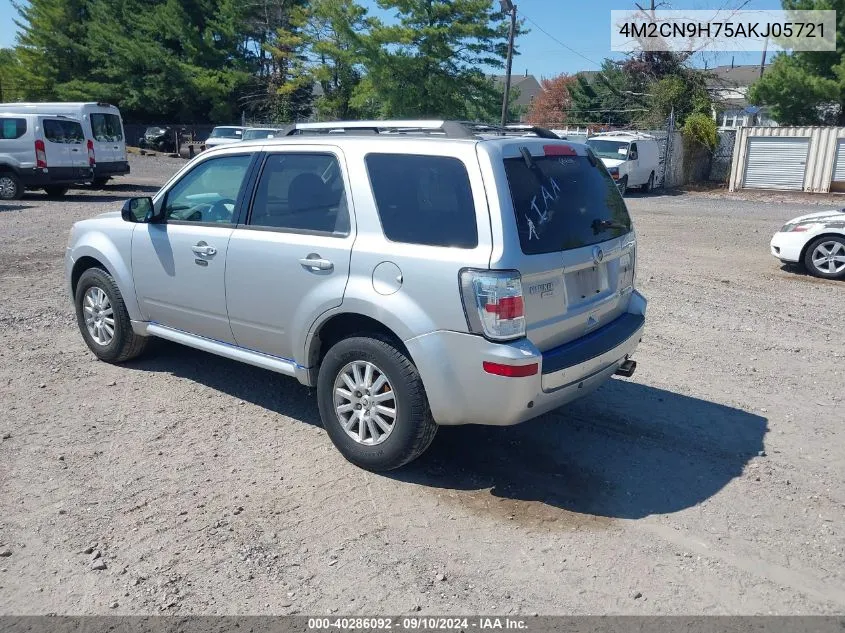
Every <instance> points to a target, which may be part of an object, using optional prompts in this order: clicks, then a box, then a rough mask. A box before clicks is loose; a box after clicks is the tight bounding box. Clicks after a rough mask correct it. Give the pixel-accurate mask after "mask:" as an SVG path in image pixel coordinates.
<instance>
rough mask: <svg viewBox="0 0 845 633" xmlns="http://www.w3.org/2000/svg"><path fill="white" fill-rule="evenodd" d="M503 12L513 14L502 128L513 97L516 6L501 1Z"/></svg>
mask: <svg viewBox="0 0 845 633" xmlns="http://www.w3.org/2000/svg"><path fill="white" fill-rule="evenodd" d="M499 2H500V3H501V5H502V11H504V12H505V13H510V14H511V26H510V29H509V30H508V61H507V68H506V69H505V94H504V97H503V98H502V127H505V126H506V125H507V124H508V101H510V97H511V68H512V67H513V38H514V32H515V31H516V5H515V4H514V3H513V2H511V0H499Z"/></svg>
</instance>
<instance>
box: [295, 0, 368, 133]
mask: <svg viewBox="0 0 845 633" xmlns="http://www.w3.org/2000/svg"><path fill="white" fill-rule="evenodd" d="M368 27H369V20H368V19H367V10H366V9H364V8H363V7H362V6H360V5H358V4H356V3H355V2H354V0H313V1H312V3H311V19H310V21H309V25H308V27H307V29H306V39H307V42H308V48H309V54H310V58H311V64H312V71H311V72H312V75H313V77H314V79H315V80H316V81H317V82H318V83H319V85H320V88H321V92H322V94H321V95H320V96H319V97H318V98H317V100H316V109H317V116H318V118H320V119H321V120H331V119H341V120H343V119H355V118H357V117H359V116H365V115H366V108H362V107H359V108H355V107H353V106H352V95H353V93H354V91H355V89H356V87H357V86H358V84H360V83H361V78H362V77H363V73H364V70H363V61H364V44H363V37H364V35H365V33H366V30H367V28H368Z"/></svg>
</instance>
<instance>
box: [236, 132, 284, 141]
mask: <svg viewBox="0 0 845 633" xmlns="http://www.w3.org/2000/svg"><path fill="white" fill-rule="evenodd" d="M277 133H278V130H244V135H243V139H244V140H245V141H250V140H255V139H259V138H273V137H274V136H275V135H276V134H277Z"/></svg>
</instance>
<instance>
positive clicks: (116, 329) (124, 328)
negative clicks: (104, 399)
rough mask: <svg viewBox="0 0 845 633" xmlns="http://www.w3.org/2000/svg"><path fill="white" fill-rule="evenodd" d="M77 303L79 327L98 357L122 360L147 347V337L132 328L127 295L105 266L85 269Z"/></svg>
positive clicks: (79, 284) (80, 280)
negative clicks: (121, 292) (123, 294)
mask: <svg viewBox="0 0 845 633" xmlns="http://www.w3.org/2000/svg"><path fill="white" fill-rule="evenodd" d="M74 303H75V305H76V322H77V324H78V325H79V331H80V332H81V333H82V338H83V339H85V343H86V344H87V345H88V348H89V349H90V350H91V351H92V352H94V355H95V356H96V357H97V358H99V359H100V360H103V361H106V362H108V363H122V362H124V361H127V360H131V359H133V358H135V357H136V356H139V355H140V354H141V353H142V352H143V351H144V348H145V347H146V346H147V338H146V337H143V336H138V335H137V334H135V332H134V331H133V330H132V324H131V323H130V321H129V313H128V312H127V311H126V305H125V304H124V303H123V296H121V294H120V290H119V289H118V287H117V284H116V283H115V281H114V279H113V278H112V276H111V275H110V274H108V273H107V272H106V271H105V270H103V269H102V268H89V269H88V270H86V271H85V272H84V273H82V276H81V277H80V278H79V282H78V283H77V285H76V294H75V302H74Z"/></svg>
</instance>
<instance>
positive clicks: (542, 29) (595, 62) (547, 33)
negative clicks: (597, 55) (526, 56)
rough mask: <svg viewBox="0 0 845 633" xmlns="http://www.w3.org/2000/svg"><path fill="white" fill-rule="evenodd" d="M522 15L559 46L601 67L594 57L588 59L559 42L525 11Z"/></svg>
mask: <svg viewBox="0 0 845 633" xmlns="http://www.w3.org/2000/svg"><path fill="white" fill-rule="evenodd" d="M522 17H524V18H525V19H526V20H528V21H529V22H531V24H533V25H534V26H535V27H537V29H538V30H539V31H540V32H541V33H544V34H545V35H547V36H548V37H550V38H551V39H553V40H554V41H555V42H557V43H558V44H560V45H561V46H563V47H564V48H565V49H566V50H568V51H570V52H572V53H575V54H576V55H578V57H580V58H582V59H586V60H587V61H588V62H590V63H591V64H595V65H596V66H598V67H599V68H601V64H600V63H599V62H597V61H596V60H594V59H590V58H589V57H587V56H586V55H584V54H582V53H579V52H578V51H576V50H575V49H574V48H572V47H571V46H568V45H566V44H564V43H563V42H561V41H560V40H559V39H557V38H556V37H555V36H554V35H552V34H551V33H549V32H548V31H547V30H546V29H544V28H543V27H542V26H540V25H539V24H537V23H536V22H535V21H534V20H532V19H531V18H529V17H528V16H527V15H525V13H523V14H522Z"/></svg>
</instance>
